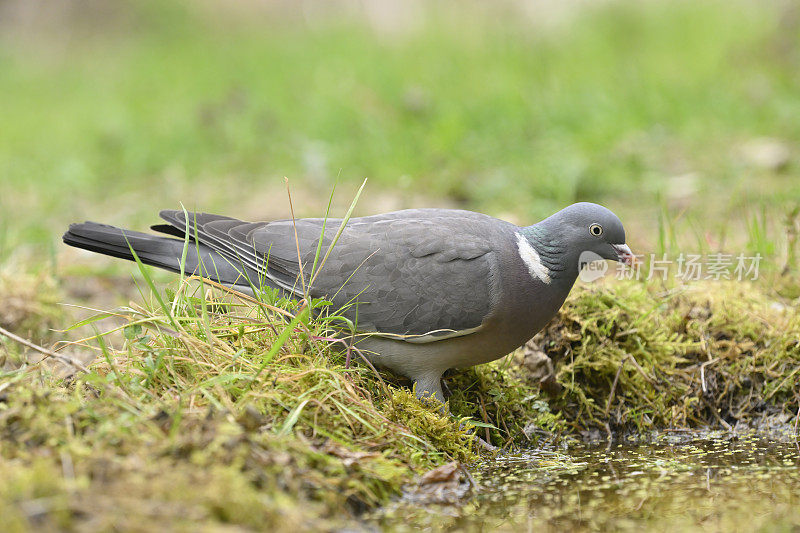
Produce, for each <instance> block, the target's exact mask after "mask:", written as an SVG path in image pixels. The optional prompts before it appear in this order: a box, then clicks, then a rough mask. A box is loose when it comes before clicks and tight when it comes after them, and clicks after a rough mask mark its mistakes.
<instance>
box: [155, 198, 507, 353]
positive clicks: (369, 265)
mask: <svg viewBox="0 0 800 533" xmlns="http://www.w3.org/2000/svg"><path fill="white" fill-rule="evenodd" d="M162 217H163V218H165V219H166V220H167V221H168V222H170V223H171V224H173V225H174V226H176V227H182V228H185V222H183V213H182V212H176V211H170V212H164V213H162ZM190 217H194V218H196V220H197V235H198V238H199V239H200V240H201V242H203V243H204V244H206V245H208V246H211V247H212V248H214V249H216V250H218V251H219V252H220V253H223V254H227V255H229V256H232V257H235V260H237V261H241V262H242V263H243V264H244V265H246V266H247V267H248V268H249V269H254V270H257V271H258V272H259V273H260V275H263V276H264V278H265V279H266V281H268V282H269V283H268V284H270V285H273V286H278V287H280V288H283V289H285V290H288V291H291V292H293V293H295V294H296V295H298V296H301V295H302V288H301V287H302V281H301V280H300V273H301V268H300V267H299V266H298V250H297V248H298V245H299V248H300V258H301V262H302V273H303V276H304V278H305V281H306V282H308V281H309V280H310V279H311V274H312V265H313V264H314V260H315V256H316V257H317V268H318V270H319V272H318V274H317V275H316V276H315V278H314V284H313V286H312V287H311V288H310V289H309V292H310V294H311V295H312V296H315V297H326V298H328V299H330V300H332V302H333V308H334V309H335V310H339V309H341V310H342V314H343V315H345V316H347V317H348V318H349V319H351V320H352V321H353V322H355V323H356V324H357V329H358V330H359V331H362V332H375V333H380V334H385V335H392V336H394V335H397V336H402V337H404V338H405V339H406V340H413V341H417V342H425V341H431V340H439V339H442V338H447V337H450V336H454V335H461V334H465V333H469V332H471V331H474V330H475V329H477V328H479V327H480V325H481V324H482V323H483V321H484V319H485V318H486V317H487V316H488V315H489V314H490V313H491V310H492V308H493V304H494V302H493V299H492V294H493V293H494V291H493V290H492V284H493V282H494V279H495V270H496V264H497V258H496V254H495V252H494V251H493V247H492V242H491V236H492V227H493V226H492V221H493V222H497V221H496V220H495V219H491V218H490V217H486V216H485V215H479V214H477V213H470V212H465V211H450V210H408V211H400V212H397V213H388V214H384V215H376V216H372V217H363V218H355V219H351V220H350V221H349V222H348V224H347V226H346V227H345V230H344V231H343V233H342V235H341V236H340V238H339V240H338V241H337V243H336V245H335V247H334V248H333V250H332V252H331V254H330V256H329V257H328V259H327V262H326V263H325V264H324V266H322V268H321V269H319V263H320V262H321V258H322V256H324V255H325V253H326V251H327V249H328V247H329V246H330V245H331V243H332V240H333V237H334V235H335V234H336V230H337V228H338V226H339V224H340V223H341V221H340V220H336V219H328V220H327V222H325V221H323V220H322V219H300V220H297V221H291V220H280V221H274V222H261V223H246V222H242V221H238V220H235V219H230V218H224V217H217V216H214V215H205V214H191V215H190ZM323 224H324V225H325V231H324V233H323ZM295 235H296V237H295ZM321 235H322V245H321V246H319V241H320V236H321ZM318 249H320V250H321V252H320V254H319V255H318V256H317V250H318Z"/></svg>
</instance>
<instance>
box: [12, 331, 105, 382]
mask: <svg viewBox="0 0 800 533" xmlns="http://www.w3.org/2000/svg"><path fill="white" fill-rule="evenodd" d="M0 334H2V335H4V336H6V337H8V338H9V339H11V340H12V341H14V342H17V343H19V344H21V345H23V346H27V347H28V348H30V349H31V350H34V351H37V352H39V353H40V354H43V355H44V356H45V357H52V358H53V359H55V360H56V361H60V362H62V363H64V364H67V365H70V366H71V367H73V368H77V369H78V370H80V371H81V372H88V371H89V369H88V368H86V367H85V366H84V365H83V363H81V362H80V361H76V360H75V359H73V358H72V357H70V356H68V355H63V354H60V353H56V352H54V351H53V350H48V349H47V348H43V347H41V346H39V345H38V344H34V343H33V342H31V341H29V340H27V339H23V338H22V337H20V336H18V335H14V334H13V333H11V332H10V331H8V330H7V329H5V328H2V327H0Z"/></svg>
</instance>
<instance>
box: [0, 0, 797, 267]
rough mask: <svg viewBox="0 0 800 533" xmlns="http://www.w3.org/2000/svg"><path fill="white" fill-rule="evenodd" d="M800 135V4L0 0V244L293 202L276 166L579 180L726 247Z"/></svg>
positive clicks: (315, 186)
mask: <svg viewBox="0 0 800 533" xmlns="http://www.w3.org/2000/svg"><path fill="white" fill-rule="evenodd" d="M798 142H800V9H798V4H797V3H796V2H778V1H775V2H770V1H759V2H755V1H753V2H750V1H730V0H727V1H724V2H723V1H719V2H717V1H703V2H695V1H670V2H668V1H657V0H653V1H647V2H634V1H630V2H622V1H615V2H609V1H596V2H591V1H580V2H579V1H569V2H556V1H542V0H540V1H522V0H520V1H504V2H491V3H481V2H455V1H452V2H451V1H442V2H430V3H428V2H414V1H386V2H363V3H360V2H344V1H342V2H322V1H319V2H313V1H305V2H290V1H285V2H258V1H255V0H237V1H234V2H222V1H212V0H206V1H202V2H190V1H188V0H187V1H178V0H159V1H149V0H141V1H135V0H124V1H116V2H105V1H99V0H86V1H77V0H75V1H62V2H34V1H26V0H0V247H2V250H1V251H0V253H2V254H3V256H8V255H10V254H16V253H26V252H25V251H26V250H27V251H28V252H30V250H33V252H32V254H33V257H38V256H39V254H41V253H46V254H52V253H54V252H55V253H57V254H59V257H63V256H65V254H67V257H69V255H68V254H70V253H74V252H73V251H69V252H67V251H66V250H64V248H65V247H63V246H62V245H60V234H61V232H62V231H63V229H64V228H65V226H66V224H68V223H69V222H71V221H77V220H83V219H92V220H100V221H104V222H110V223H115V224H127V225H135V226H136V227H137V228H143V227H144V226H145V225H147V224H150V223H153V222H156V211H157V210H158V209H162V208H173V207H176V206H177V205H178V204H179V202H183V204H184V205H185V206H186V207H187V208H189V209H195V208H197V209H199V210H205V211H219V212H224V213H227V214H230V215H234V216H239V217H241V218H248V217H249V218H253V219H259V218H261V219H264V218H270V217H285V216H288V214H289V210H288V202H287V200H286V194H285V189H284V182H283V177H284V176H285V177H288V178H289V180H290V184H291V187H292V191H293V197H294V199H295V209H296V211H297V214H298V216H307V215H316V216H318V215H320V214H322V210H323V208H324V205H325V203H326V202H327V198H328V195H329V193H330V190H331V188H332V187H333V184H334V182H337V181H338V184H339V185H338V188H337V195H336V196H337V204H336V207H335V211H336V212H337V213H341V212H343V211H344V210H345V209H346V207H347V204H348V203H349V199H350V198H351V197H352V195H353V194H354V192H355V189H356V187H357V185H358V184H359V183H360V182H361V181H362V180H363V178H364V177H369V178H370V182H369V185H368V187H367V191H366V193H365V195H364V196H362V199H361V201H360V203H359V206H358V212H359V213H361V214H367V213H373V212H378V211H386V210H389V209H397V208H404V207H415V206H432V205H437V206H446V207H465V208H470V209H475V210H481V211H485V212H488V213H491V214H493V215H496V216H502V217H506V218H509V219H511V220H513V221H515V222H518V223H532V222H534V221H536V220H538V219H540V218H541V217H544V216H546V215H548V214H550V213H551V212H553V211H555V210H557V209H559V208H561V207H563V206H565V205H566V204H569V203H571V202H574V201H579V200H588V201H595V202H600V203H603V204H605V205H608V206H609V207H611V208H612V209H613V210H615V211H616V212H617V213H618V214H619V215H620V217H621V218H622V219H623V221H624V222H626V225H627V226H628V228H629V229H628V233H629V234H630V240H631V243H632V244H633V245H634V246H638V247H639V248H640V250H641V249H642V248H644V249H645V250H646V249H647V248H648V247H652V246H654V245H655V242H656V240H657V238H658V237H657V233H658V228H659V217H663V216H664V215H665V214H666V216H667V217H671V219H672V220H682V221H687V222H688V223H687V226H686V227H687V228H688V229H687V233H688V234H691V235H692V238H693V239H697V238H698V235H701V236H702V238H703V239H705V240H706V242H710V243H711V245H712V246H714V245H719V246H721V245H722V244H720V243H722V242H724V240H725V239H731V238H732V237H731V234H733V235H734V237H733V238H734V239H735V235H736V233H737V232H741V233H742V234H744V233H746V232H747V227H748V222H747V220H749V218H748V217H750V216H751V214H752V213H760V212H762V210H764V211H765V212H768V213H770V214H772V213H774V214H775V217H776V220H779V219H780V217H781V216H783V215H782V214H783V213H785V212H787V211H788V210H790V209H791V208H792V207H793V206H795V205H797V204H798V201H800V180H798V175H800V165H799V164H798V155H797V154H798V150H797V147H798ZM709 235H712V236H713V237H710V236H709ZM29 255H30V254H29Z"/></svg>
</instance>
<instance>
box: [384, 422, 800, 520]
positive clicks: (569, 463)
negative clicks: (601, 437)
mask: <svg viewBox="0 0 800 533" xmlns="http://www.w3.org/2000/svg"><path fill="white" fill-rule="evenodd" d="M472 471H473V475H474V477H475V481H476V484H477V490H475V492H474V496H473V497H472V498H470V499H466V500H464V501H462V502H458V503H453V504H448V505H441V504H440V505H419V504H415V503H412V502H411V501H410V500H411V499H410V498H405V499H403V500H401V501H400V502H397V503H396V504H395V505H392V506H390V507H389V508H387V509H385V510H383V511H382V512H381V513H380V514H379V515H378V516H376V517H374V520H372V521H371V522H372V523H373V524H376V525H379V526H381V527H383V528H387V529H392V530H411V529H418V528H433V529H436V530H453V531H456V530H458V531H461V530H471V531H495V530H502V531H543V530H544V531H548V530H549V531H555V530H558V531H564V530H577V531H595V530H603V531H605V530H610V529H613V530H637V531H639V530H651V531H682V530H704V531H759V530H763V531H800V445H798V443H797V442H796V441H795V440H794V438H793V437H791V438H783V439H775V438H772V439H769V438H765V437H763V436H758V435H747V436H738V437H731V436H724V435H714V434H708V433H705V434H703V433H690V434H687V433H680V434H667V435H661V436H659V437H657V438H654V439H652V440H651V441H650V442H648V443H639V444H633V443H619V444H613V445H611V446H607V445H583V444H581V445H573V446H570V447H568V448H566V449H555V448H553V449H549V450H548V449H539V450H530V451H526V452H522V453H514V454H506V455H502V456H500V457H498V458H497V459H496V460H494V461H491V462H487V463H486V464H483V465H480V466H478V467H476V468H473V469H472Z"/></svg>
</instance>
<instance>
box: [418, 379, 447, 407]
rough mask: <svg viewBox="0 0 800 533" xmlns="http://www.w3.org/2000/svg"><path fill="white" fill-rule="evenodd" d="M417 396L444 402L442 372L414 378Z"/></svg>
mask: <svg viewBox="0 0 800 533" xmlns="http://www.w3.org/2000/svg"><path fill="white" fill-rule="evenodd" d="M414 383H415V385H416V386H415V391H416V394H417V398H419V399H422V398H435V399H436V400H438V401H440V402H442V403H444V392H442V374H441V373H435V374H427V375H424V376H420V377H418V378H417V379H415V380H414Z"/></svg>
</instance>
